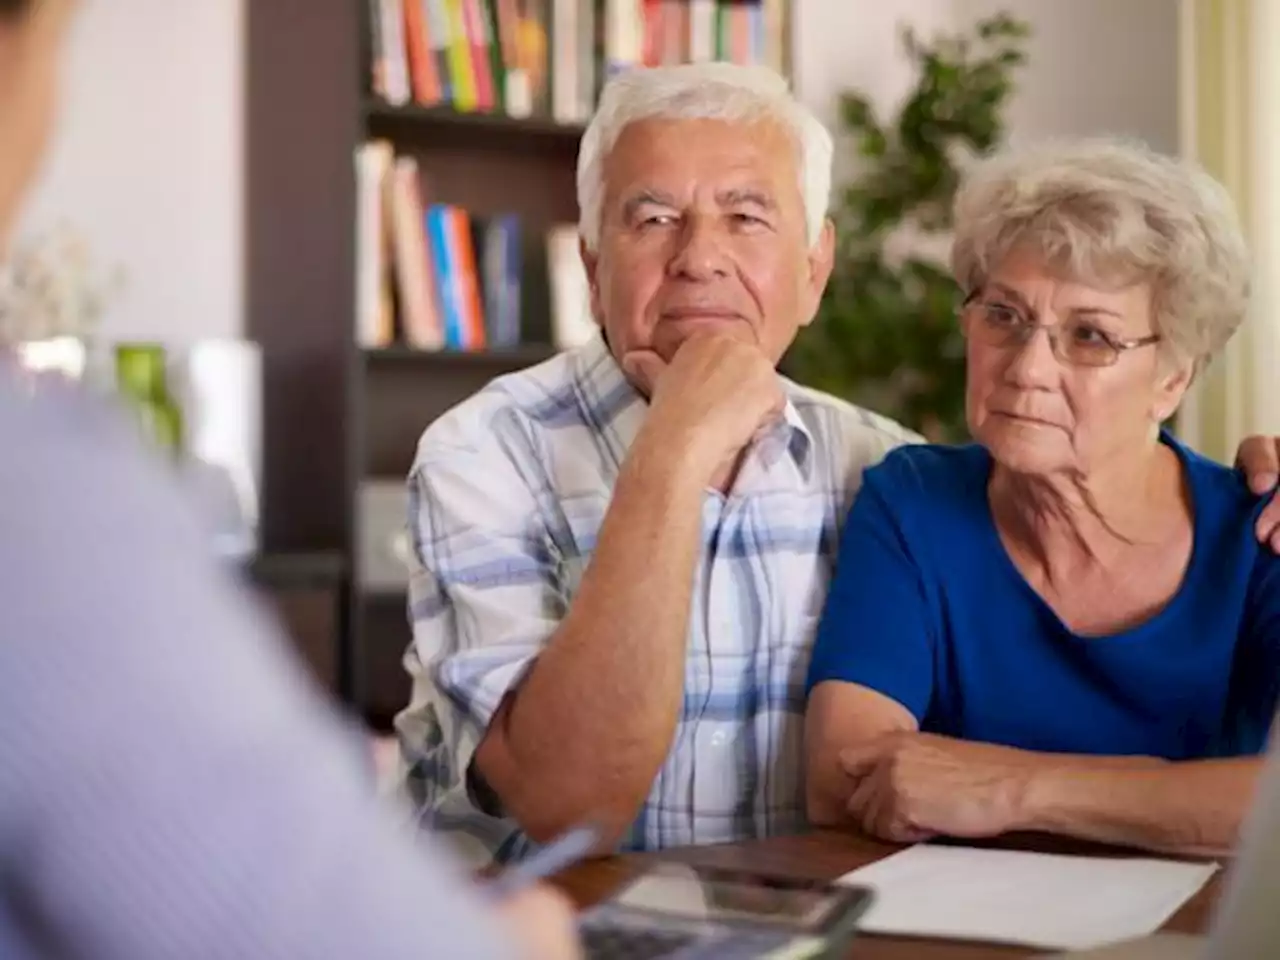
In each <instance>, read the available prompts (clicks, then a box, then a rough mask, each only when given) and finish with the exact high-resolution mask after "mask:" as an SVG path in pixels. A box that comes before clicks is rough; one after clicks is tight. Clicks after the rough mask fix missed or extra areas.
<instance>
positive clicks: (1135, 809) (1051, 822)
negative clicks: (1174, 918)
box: [1014, 758, 1262, 856]
mask: <svg viewBox="0 0 1280 960" xmlns="http://www.w3.org/2000/svg"><path fill="white" fill-rule="evenodd" d="M1079 759H1080V758H1072V761H1071V762H1065V763H1058V762H1055V761H1054V760H1053V759H1052V758H1045V760H1044V762H1043V763H1036V764H1033V765H1031V767H1030V769H1029V770H1028V771H1027V775H1026V779H1025V782H1024V784H1023V786H1022V789H1021V790H1020V791H1019V800H1018V803H1017V811H1016V813H1015V821H1016V822H1015V825H1014V829H1020V830H1040V831H1047V832H1051V833H1060V834H1066V835H1069V836H1074V837H1080V838H1082V839H1086V840H1097V841H1101V842H1104V843H1114V844H1123V845H1127V846H1136V847H1143V848H1147V849H1150V850H1159V851H1163V852H1166V853H1179V854H1188V855H1203V856H1217V855H1221V854H1223V853H1227V852H1229V851H1231V850H1232V849H1234V848H1235V846H1236V842H1237V840H1238V838H1239V831H1240V827H1241V824H1242V823H1243V821H1244V817H1245V814H1246V812H1247V811H1248V809H1249V805H1250V803H1251V801H1252V799H1253V792H1254V785H1255V782H1256V780H1257V776H1258V773H1259V771H1260V770H1261V766H1262V761H1261V760H1259V759H1257V758H1248V759H1230V760H1194V761H1187V762H1183V763H1152V762H1151V761H1150V760H1139V759H1135V761H1134V762H1133V763H1132V764H1123V763H1121V764H1115V763H1108V764H1104V765H1098V766H1091V765H1088V764H1086V763H1081V762H1079Z"/></svg>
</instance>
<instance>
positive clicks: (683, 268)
mask: <svg viewBox="0 0 1280 960" xmlns="http://www.w3.org/2000/svg"><path fill="white" fill-rule="evenodd" d="M724 241H725V238H724V235H723V231H721V230H720V228H719V226H718V224H717V223H716V221H715V219H714V218H712V217H689V218H688V219H686V220H685V222H684V224H683V225H682V227H681V230H680V232H679V234H678V235H677V241H676V243H677V246H676V249H675V251H674V253H673V255H672V257H671V262H670V264H669V266H668V270H669V272H670V274H671V275H672V276H677V277H684V278H685V279H688V280H714V279H715V278H717V277H724V276H728V275H729V261H728V256H727V253H726V247H725V242H724Z"/></svg>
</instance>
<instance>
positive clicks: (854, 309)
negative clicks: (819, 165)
mask: <svg viewBox="0 0 1280 960" xmlns="http://www.w3.org/2000/svg"><path fill="white" fill-rule="evenodd" d="M1029 32H1030V31H1029V29H1028V27H1027V25H1026V24H1024V23H1023V22H1021V21H1019V20H1016V19H1014V18H1013V17H1012V16H1010V15H1008V14H999V15H996V16H993V17H990V18H988V19H985V20H982V21H980V22H979V23H977V24H976V25H975V26H974V28H973V31H972V32H971V33H968V34H957V35H949V36H943V37H940V38H938V39H936V40H934V41H932V42H929V43H925V42H923V41H921V40H920V39H919V38H918V37H917V36H916V34H915V33H914V32H913V31H911V30H910V29H909V28H908V29H905V30H904V31H903V34H902V41H903V45H904V47H905V50H906V53H907V56H908V57H909V58H910V59H911V60H912V61H913V62H914V63H915V65H916V66H917V68H918V70H919V78H918V81H917V83H916V87H915V89H914V90H913V91H912V92H911V93H910V94H909V95H908V96H907V98H906V100H905V101H904V103H903V105H902V107H901V109H900V111H899V113H898V115H897V117H896V118H895V119H893V120H891V121H885V122H882V121H880V120H878V119H877V118H876V117H875V115H874V112H873V111H872V109H871V105H870V104H869V103H868V101H867V99H866V98H865V97H863V96H861V95H859V94H856V93H846V94H844V95H843V96H842V98H841V118H842V121H843V126H844V127H845V128H846V130H847V132H848V133H849V134H851V135H852V138H853V140H854V142H855V144H856V149H857V153H858V157H859V161H860V173H859V175H858V177H857V178H856V179H855V180H854V181H853V182H852V183H851V184H849V185H848V186H846V187H844V188H843V189H842V190H841V191H840V192H839V193H838V195H837V199H836V202H835V203H834V204H833V210H832V218H833V219H834V221H835V225H836V237H837V239H836V256H835V267H834V269H833V271H832V275H831V281H830V283H829V284H828V286H827V289H826V292H825V294H824V295H823V299H822V304H821V306H820V307H819V311H818V317H817V319H816V320H815V322H814V323H813V324H812V325H811V326H809V327H808V328H806V329H805V330H803V331H802V332H801V335H800V336H799V337H798V338H797V340H796V343H795V345H794V346H793V347H792V349H791V351H790V352H789V353H788V355H787V358H786V366H785V369H786V371H787V373H788V374H790V375H791V376H793V377H795V378H796V379H797V380H799V381H801V382H803V383H806V384H808V385H810V386H813V387H816V388H817V389H820V390H825V391H827V392H829V393H834V394H836V395H837V396H841V397H844V398H845V399H847V400H850V401H852V402H853V403H857V404H859V405H860V406H864V407H866V408H868V409H871V410H874V411H876V412H878V413H882V414H885V415H886V416H890V417H893V418H894V419H895V420H898V421H899V422H900V423H902V424H904V425H905V426H908V427H911V428H912V429H915V430H917V431H919V432H921V433H922V434H924V435H925V436H926V437H927V438H929V439H930V440H937V441H956V440H962V439H964V438H965V437H966V436H967V433H966V430H965V426H964V345H963V342H962V340H961V336H960V332H959V328H958V325H957V323H956V307H957V305H958V303H957V299H958V298H957V293H958V291H957V290H956V287H955V284H954V282H953V281H952V279H951V275H950V273H949V272H948V271H947V269H946V265H945V263H944V262H943V261H942V259H941V257H939V256H930V255H929V254H928V253H926V252H924V251H925V249H926V248H933V249H938V248H939V247H940V246H945V242H946V240H947V236H948V231H949V228H950V226H951V201H952V198H953V197H954V195H955V191H956V187H957V185H958V184H959V181H960V175H961V171H962V168H963V164H964V162H965V160H966V158H968V157H972V156H974V155H976V154H982V153H985V152H987V151H989V150H990V149H991V148H992V147H994V146H996V145H997V144H998V143H999V142H1000V139H1001V136H1002V134H1003V126H1002V122H1001V113H1002V110H1003V108H1004V106H1005V104H1006V102H1007V100H1008V98H1009V95H1010V94H1011V92H1012V91H1013V74H1014V71H1015V70H1016V69H1017V68H1018V67H1019V66H1021V65H1022V64H1023V63H1024V62H1025V59H1026V57H1025V53H1024V50H1023V46H1024V41H1025V39H1026V37H1027V36H1028V35H1029ZM939 241H941V243H940V242H939ZM904 248H905V249H906V252H905V253H904V252H900V251H901V250H903V249H904Z"/></svg>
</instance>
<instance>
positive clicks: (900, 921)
mask: <svg viewBox="0 0 1280 960" xmlns="http://www.w3.org/2000/svg"><path fill="white" fill-rule="evenodd" d="M1217 869H1218V864H1216V863H1187V862H1183V861H1176V860H1159V859H1152V858H1114V859H1112V858H1107V857H1077V856H1064V855H1059V854H1047V853H1025V852H1022V851H1014V850H984V849H978V848H975V847H951V846H932V845H929V844H922V845H920V846H915V847H912V848H910V849H908V850H903V851H902V852H900V853H895V854H893V855H892V856H889V857H886V858H885V859H883V860H880V861H877V862H876V863H873V864H870V865H868V866H866V867H862V868H861V869H859V870H855V871H853V872H852V873H849V874H846V875H845V876H843V877H841V878H840V881H839V882H840V883H846V884H860V885H863V886H868V887H872V888H874V890H875V893H876V898H875V901H874V902H873V903H872V906H871V908H870V909H869V910H868V911H867V912H866V914H864V915H863V918H862V920H861V922H860V923H859V928H860V929H861V930H863V931H865V932H867V933H886V934H897V935H899V936H915V937H945V938H949V939H956V940H979V941H989V942H993V943H1010V944H1018V945H1022V946H1028V947H1039V948H1051V949H1056V950H1087V949H1092V948H1094V947H1100V946H1104V945H1106V944H1109V943H1115V942H1116V941H1119V940H1126V939H1129V938H1133V937H1139V936H1146V935H1147V934H1150V933H1154V932H1155V931H1156V930H1158V929H1159V928H1160V927H1161V926H1162V925H1163V924H1164V923H1165V921H1167V920H1168V919H1169V918H1170V917H1171V916H1172V915H1173V914H1174V913H1175V912H1176V911H1177V909H1178V908H1179V907H1180V906H1182V904H1183V903H1185V902H1186V901H1187V900H1189V899H1190V898H1191V897H1192V896H1193V895H1194V894H1195V893H1196V891H1197V890H1199V889H1200V888H1201V887H1202V886H1204V884H1205V883H1206V882H1207V881H1208V880H1209V878H1210V877H1211V876H1213V874H1214V872H1215V871H1216V870H1217Z"/></svg>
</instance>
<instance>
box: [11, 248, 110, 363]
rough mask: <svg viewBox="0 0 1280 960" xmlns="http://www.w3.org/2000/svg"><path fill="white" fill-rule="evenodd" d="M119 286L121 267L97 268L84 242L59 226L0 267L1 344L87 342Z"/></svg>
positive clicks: (14, 252)
mask: <svg viewBox="0 0 1280 960" xmlns="http://www.w3.org/2000/svg"><path fill="white" fill-rule="evenodd" d="M123 284H124V273H123V271H122V270H121V269H120V268H118V267H117V268H115V269H112V270H110V271H107V272H105V273H104V272H102V271H100V270H97V269H95V266H94V263H93V260H92V257H91V256H90V255H89V248H88V244H87V243H86V242H85V240H84V237H83V236H82V235H81V234H80V233H79V232H78V231H76V230H74V229H73V228H71V227H70V226H68V225H66V224H60V225H59V226H58V227H56V228H55V229H53V230H51V231H49V232H47V233H44V234H40V235H37V236H35V237H32V238H31V239H30V240H28V241H26V242H24V243H21V244H19V245H17V246H16V247H15V248H14V250H13V254H12V256H11V257H10V258H9V260H8V261H7V262H4V263H0V341H7V342H10V343H21V342H27V341H33V340H49V339H53V338H57V337H77V338H81V339H88V338H90V337H91V336H92V334H93V331H94V330H95V329H96V327H97V323H98V320H99V319H100V318H101V316H102V313H103V311H104V310H105V309H106V306H107V304H108V302H109V301H110V299H111V298H112V297H114V296H115V295H117V294H118V293H119V292H120V290H121V288H122V287H123Z"/></svg>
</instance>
